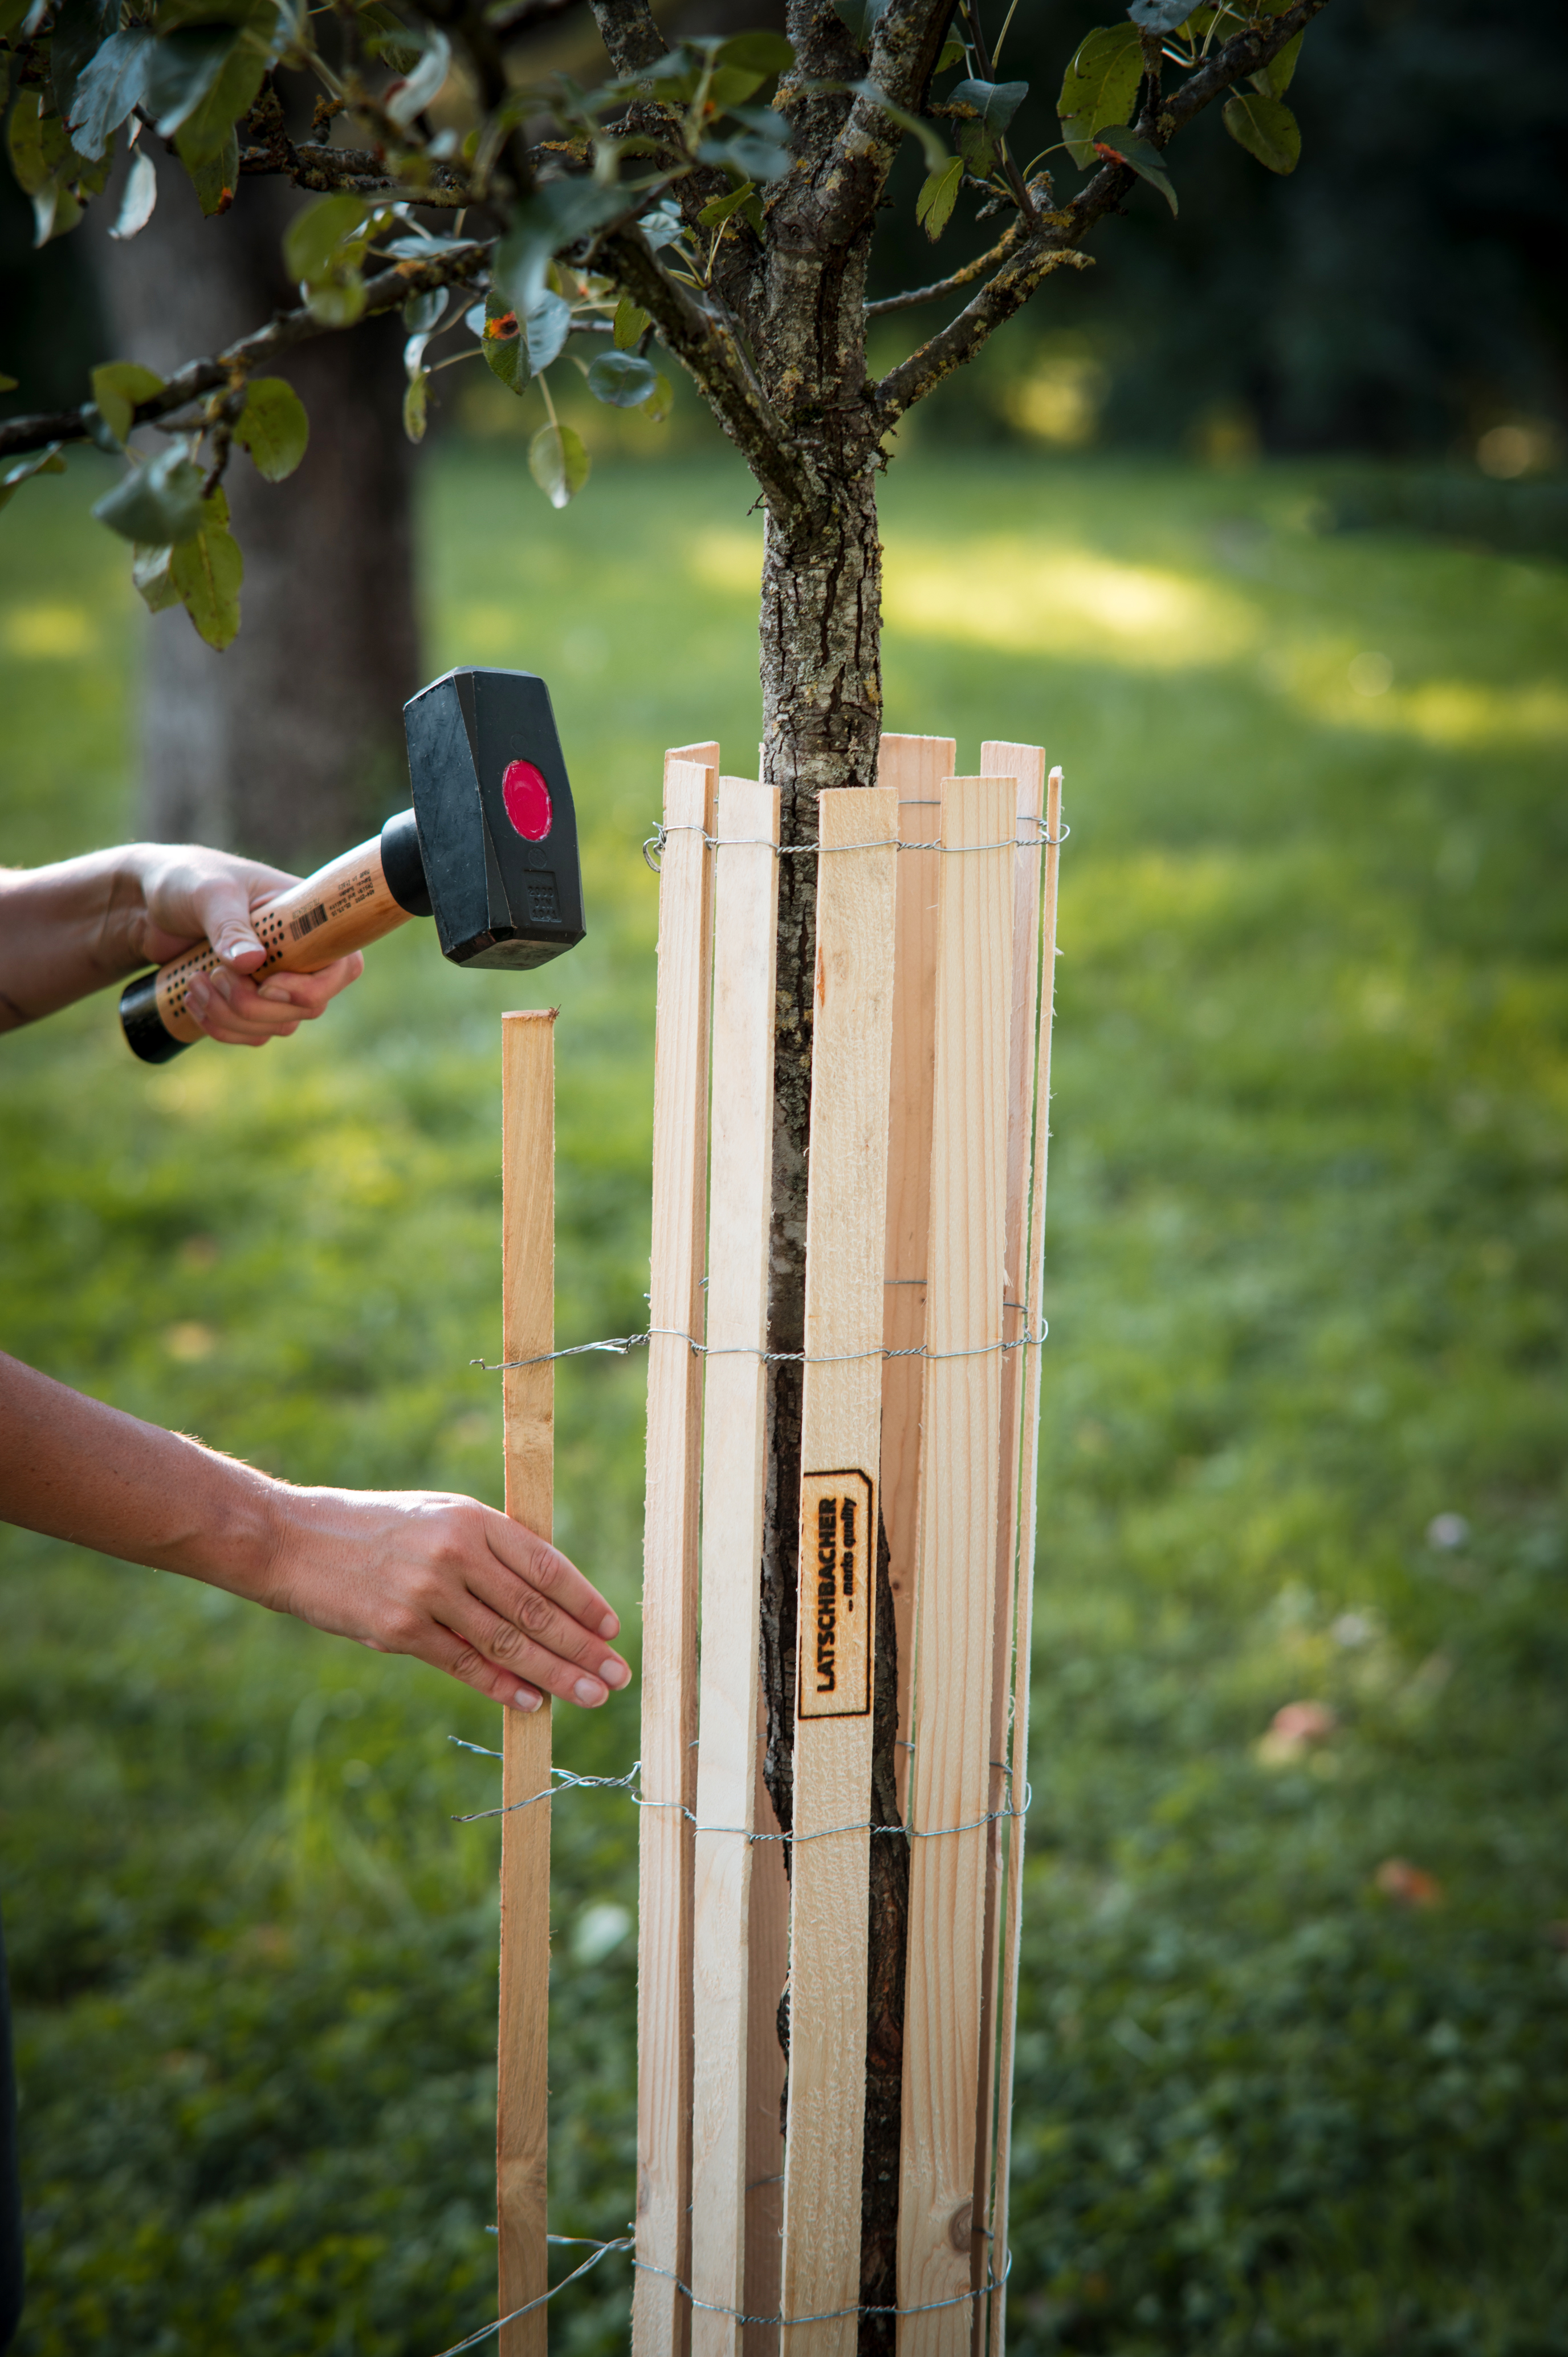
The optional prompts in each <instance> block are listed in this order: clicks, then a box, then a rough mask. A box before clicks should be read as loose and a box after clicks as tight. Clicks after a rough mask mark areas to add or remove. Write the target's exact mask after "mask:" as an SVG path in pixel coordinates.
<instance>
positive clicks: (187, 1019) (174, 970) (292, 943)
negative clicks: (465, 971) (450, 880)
mask: <svg viewBox="0 0 1568 2357" xmlns="http://www.w3.org/2000/svg"><path fill="white" fill-rule="evenodd" d="M407 914H408V911H407V910H406V909H402V908H400V907H399V906H398V904H397V902H396V900H394V899H393V898H392V893H391V892H390V891H389V889H388V888H387V882H386V877H384V876H383V874H382V873H381V845H380V843H379V842H377V841H376V840H375V839H374V838H373V837H372V839H371V841H370V842H369V843H362V844H360V845H356V847H355V848H354V849H353V850H352V851H346V852H344V854H343V855H342V856H341V858H338V859H335V860H333V861H332V863H331V865H330V866H327V867H323V868H319V869H318V870H317V873H316V874H315V875H314V876H308V877H306V879H305V881H304V882H303V883H301V884H295V885H292V886H291V887H290V888H289V889H288V890H287V891H286V892H281V893H280V894H279V895H278V897H277V899H275V900H272V901H269V902H268V904H267V906H266V907H265V908H264V909H256V910H255V911H254V913H253V915H252V920H251V921H252V924H253V925H254V927H255V930H256V933H257V936H258V938H259V940H260V942H261V944H262V947H263V949H264V950H265V951H266V952H267V955H266V960H265V963H263V964H262V965H259V966H258V967H257V968H256V971H255V974H253V975H252V980H253V981H255V982H264V981H265V979H266V977H267V975H268V974H276V973H277V972H279V970H280V969H286V970H287V971H289V972H291V973H295V974H316V973H318V972H319V971H320V969H321V967H323V966H324V965H330V964H331V963H332V961H333V959H334V958H340V957H343V956H345V955H347V953H348V952H349V950H361V949H364V948H366V947H367V946H368V945H369V944H370V943H371V942H375V941H379V940H380V939H381V935H382V934H383V933H390V932H391V931H392V928H393V927H394V926H396V925H401V924H403V922H404V921H405V920H406V918H407ZM217 963H218V958H217V954H216V952H214V951H213V950H212V949H211V948H210V947H209V944H208V943H207V942H198V944H197V946H196V947H195V949H191V950H187V951H186V952H184V953H183V955H182V956H179V957H177V958H174V959H172V960H171V961H170V963H168V964H167V965H166V966H165V967H164V968H163V970H162V972H161V973H160V974H159V975H158V978H157V1002H156V1003H157V1011H158V1016H159V1019H160V1020H161V1022H162V1024H163V1027H164V1028H165V1030H166V1032H167V1033H168V1035H169V1037H170V1038H171V1039H183V1040H186V1041H189V1040H193V1039H199V1038H200V1036H201V1034H200V1028H199V1025H198V1024H197V1022H196V1021H195V1019H194V1017H192V1016H191V1014H190V1012H189V1010H188V1006H187V1003H186V1002H187V998H188V993H189V990H190V985H191V984H192V982H193V981H194V980H195V979H196V976H197V975H198V974H211V973H212V972H213V970H214V968H215V967H216V966H217Z"/></svg>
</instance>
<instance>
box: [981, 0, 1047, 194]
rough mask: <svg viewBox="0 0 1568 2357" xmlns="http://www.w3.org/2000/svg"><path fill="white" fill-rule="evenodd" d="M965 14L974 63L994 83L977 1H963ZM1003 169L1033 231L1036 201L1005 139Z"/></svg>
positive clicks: (983, 79) (984, 76)
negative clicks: (1030, 193) (972, 47)
mask: <svg viewBox="0 0 1568 2357" xmlns="http://www.w3.org/2000/svg"><path fill="white" fill-rule="evenodd" d="M963 13H964V18H965V21H966V23H967V24H968V26H969V31H970V38H971V39H972V42H973V44H974V62H975V64H976V65H977V66H978V67H979V68H980V78H981V80H982V81H994V80H995V78H996V77H995V72H994V70H993V66H992V63H991V51H990V48H989V47H988V46H987V43H986V38H985V35H984V34H983V32H982V31H981V28H980V10H979V7H978V6H977V5H976V0H963ZM1002 168H1003V170H1004V172H1005V173H1006V175H1007V185H1008V187H1009V188H1011V189H1012V191H1013V201H1014V202H1015V205H1016V206H1017V208H1018V210H1019V211H1020V212H1021V213H1022V214H1023V216H1024V221H1025V224H1026V227H1028V228H1029V229H1033V228H1034V227H1035V225H1036V212H1035V207H1034V200H1033V199H1032V198H1031V197H1030V195H1029V191H1028V189H1027V188H1026V187H1025V186H1024V176H1023V174H1022V173H1021V172H1020V171H1019V169H1018V167H1017V165H1016V164H1015V162H1014V161H1013V157H1012V155H1011V153H1010V151H1009V149H1008V145H1007V142H1006V140H1005V139H1004V140H1003V142H1002Z"/></svg>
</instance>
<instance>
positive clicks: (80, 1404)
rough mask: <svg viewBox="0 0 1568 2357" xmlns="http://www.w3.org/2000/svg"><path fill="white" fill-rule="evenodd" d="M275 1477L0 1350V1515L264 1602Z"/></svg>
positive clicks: (272, 1546)
mask: <svg viewBox="0 0 1568 2357" xmlns="http://www.w3.org/2000/svg"><path fill="white" fill-rule="evenodd" d="M280 1490H281V1485H280V1484H278V1483H276V1482H274V1481H272V1480H269V1479H268V1477H267V1475H266V1474H264V1473H258V1472H257V1471H256V1470H255V1469H254V1468H253V1467H252V1466H249V1465H242V1464H239V1463H237V1462H236V1461H235V1459H234V1458H230V1457H220V1455H219V1454H218V1453H217V1451H216V1450H215V1449H211V1448H203V1446H202V1445H201V1443H200V1442H199V1441H197V1440H190V1439H188V1438H187V1437H185V1436H184V1434H182V1433H176V1432H165V1431H163V1430H161V1429H160V1428H159V1426H156V1425H151V1424H143V1423H142V1422H141V1421H140V1419H139V1418H138V1417H136V1416H134V1415H124V1413H123V1412H122V1411H121V1410H120V1409H118V1408H113V1407H106V1406H104V1405H103V1403H102V1401H101V1400H94V1399H87V1398H84V1397H83V1395H82V1394H81V1393H80V1392H73V1391H69V1390H68V1389H67V1388H66V1386H65V1384H64V1383H55V1382H53V1381H52V1380H51V1379H50V1377H49V1376H48V1375H41V1374H39V1373H38V1371H37V1370H36V1369H35V1368H32V1367H27V1366H24V1365H23V1364H22V1363H21V1361H19V1360H17V1359H12V1358H7V1357H5V1355H4V1354H3V1353H0V1518H4V1520H5V1521H6V1522H12V1523H21V1524H22V1525H23V1526H24V1527H25V1528H26V1529H27V1530H33V1531H42V1532H44V1533H46V1534H48V1536H49V1537H51V1538H57V1539H69V1540H70V1541H71V1542H72V1543H73V1544H76V1545H78V1546H87V1547H92V1548H95V1549H96V1550H97V1551H98V1552H99V1553H100V1554H102V1555H119V1556H121V1557H122V1558H123V1559H124V1561H125V1562H127V1563H145V1564H150V1565H153V1566H156V1567H157V1568H158V1569H160V1570H163V1571H179V1572H184V1573H186V1574H187V1575H188V1576H189V1577H195V1578H198V1579H205V1580H208V1581H209V1582H211V1583H213V1584H214V1585H216V1586H218V1587H227V1588H231V1589H232V1590H233V1592H234V1593H235V1594H237V1595H241V1596H248V1597H251V1598H253V1599H254V1600H255V1601H256V1602H257V1603H267V1602H269V1601H271V1598H270V1595H269V1593H268V1589H269V1586H270V1573H271V1566H272V1565H273V1563H274V1558H275V1555H276V1553H277V1546H278V1536H279V1532H278V1523H279V1514H278V1502H279V1492H280Z"/></svg>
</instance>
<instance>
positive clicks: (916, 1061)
mask: <svg viewBox="0 0 1568 2357" xmlns="http://www.w3.org/2000/svg"><path fill="white" fill-rule="evenodd" d="M957 750H958V748H957V746H956V745H955V743H954V741H953V739H952V738H951V737H883V739H882V749H881V753H880V755H879V757H878V765H877V778H878V780H879V782H880V784H881V785H882V786H883V787H884V788H885V789H886V790H889V791H892V792H894V793H896V794H897V799H898V826H897V834H898V838H899V840H900V842H903V843H934V842H935V841H936V838H937V831H938V823H939V820H940V802H941V786H942V780H943V779H944V778H950V777H951V775H952V773H953V763H954V759H955V757H956V754H957ZM897 858H898V904H897V948H896V951H895V955H894V982H893V1060H892V1073H891V1079H890V1082H889V1089H888V1119H887V1240H886V1264H885V1267H884V1271H883V1274H884V1276H885V1278H886V1296H887V1297H886V1305H885V1311H884V1318H883V1341H884V1345H885V1347H886V1349H887V1350H889V1351H905V1350H913V1349H917V1348H918V1345H919V1344H920V1342H921V1341H922V1340H924V1337H925V1331H926V1238H927V1233H928V1229H929V1220H930V1205H931V1153H930V1140H931V1088H932V1082H933V1079H934V1075H935V1071H936V976H937V878H938V874H939V861H940V854H939V853H937V852H935V851H901V852H899V853H898V855H897ZM921 1381H922V1370H921V1361H919V1360H918V1359H889V1360H888V1361H886V1364H885V1366H884V1368H883V1372H882V1518H883V1522H884V1524H885V1526H886V1532H887V1548H888V1554H889V1557H890V1562H889V1566H888V1578H889V1581H890V1583H891V1585H892V1588H893V1613H894V1622H895V1626H896V1627H897V1631H898V1734H899V1738H900V1742H901V1745H906V1744H908V1740H909V1690H910V1675H911V1669H912V1664H913V1660H914V1651H915V1559H916V1556H917V1555H918V1550H919V1538H918V1531H919V1522H918V1515H919V1480H920V1399H921ZM908 1761H909V1754H908V1750H907V1749H902V1748H901V1749H900V1750H899V1753H898V1802H899V1806H900V1807H903V1806H904V1805H905V1803H906V1802H907V1799H908Z"/></svg>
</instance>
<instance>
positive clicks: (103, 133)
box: [70, 25, 157, 156]
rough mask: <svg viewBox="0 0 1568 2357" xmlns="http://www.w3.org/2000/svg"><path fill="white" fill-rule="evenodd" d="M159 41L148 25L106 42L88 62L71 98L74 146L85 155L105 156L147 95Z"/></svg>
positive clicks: (115, 36)
mask: <svg viewBox="0 0 1568 2357" xmlns="http://www.w3.org/2000/svg"><path fill="white" fill-rule="evenodd" d="M156 46H157V44H156V41H155V40H154V38H153V36H152V34H151V33H150V32H149V31H148V30H147V28H146V27H145V25H133V26H131V27H129V28H128V29H127V30H126V31H125V32H124V33H116V34H115V35H114V36H113V39H112V40H107V41H105V42H104V44H103V47H102V48H101V49H100V50H99V51H98V53H97V55H96V56H95V57H94V58H92V59H91V60H90V62H89V63H88V65H87V67H86V69H85V70H84V71H83V73H82V74H81V79H80V80H79V81H78V82H77V85H76V94H75V96H74V98H73V99H72V101H71V110H70V137H71V145H73V146H74V147H75V148H76V150H77V153H78V154H79V155H81V156H102V153H103V151H104V149H105V148H106V147H107V146H108V145H109V141H110V139H111V137H112V136H113V134H114V133H115V132H116V131H117V130H118V129H119V127H120V125H121V124H122V123H124V120H125V117H126V116H127V115H128V114H129V113H131V112H132V110H133V109H134V108H135V107H137V106H139V105H140V104H141V103H142V101H143V99H144V98H145V96H146V90H147V75H148V72H149V70H150V69H151V66H152V62H153V52H154V50H155V48H156Z"/></svg>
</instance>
